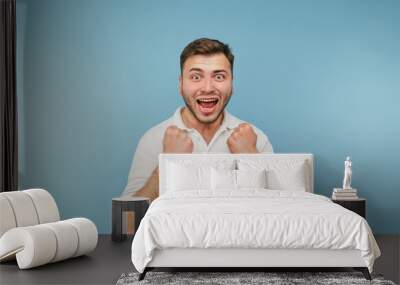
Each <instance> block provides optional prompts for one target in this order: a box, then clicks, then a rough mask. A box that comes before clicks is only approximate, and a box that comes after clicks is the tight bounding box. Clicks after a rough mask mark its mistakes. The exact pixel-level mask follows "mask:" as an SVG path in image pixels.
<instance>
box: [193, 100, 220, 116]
mask: <svg viewBox="0 0 400 285" xmlns="http://www.w3.org/2000/svg"><path fill="white" fill-rule="evenodd" d="M196 102H197V105H198V106H199V109H200V112H201V113H203V114H204V115H208V114H211V113H212V112H214V110H215V107H216V106H217V104H218V102H219V98H217V97H210V98H199V99H197V100H196Z"/></svg>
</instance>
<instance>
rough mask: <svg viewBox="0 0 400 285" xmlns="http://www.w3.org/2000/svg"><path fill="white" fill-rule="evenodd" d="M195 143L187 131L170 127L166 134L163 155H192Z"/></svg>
mask: <svg viewBox="0 0 400 285" xmlns="http://www.w3.org/2000/svg"><path fill="white" fill-rule="evenodd" d="M192 152H193V142H192V139H191V138H190V137H189V135H188V134H187V132H186V131H185V130H182V129H179V128H178V127H177V126H169V127H168V128H167V129H166V130H165V133H164V139H163V153H192Z"/></svg>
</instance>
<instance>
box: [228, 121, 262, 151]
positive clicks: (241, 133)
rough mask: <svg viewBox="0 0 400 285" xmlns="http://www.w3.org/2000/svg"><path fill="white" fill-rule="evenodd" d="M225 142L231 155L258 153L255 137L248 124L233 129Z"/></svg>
mask: <svg viewBox="0 0 400 285" xmlns="http://www.w3.org/2000/svg"><path fill="white" fill-rule="evenodd" d="M226 142H227V144H228V147H229V150H230V151H231V153H258V150H257V146H256V145H257V135H256V133H255V132H254V130H253V128H252V127H251V126H250V125H249V124H248V123H241V124H240V125H239V126H237V127H236V128H234V129H233V132H232V134H231V135H230V137H229V138H228V140H227V141H226Z"/></svg>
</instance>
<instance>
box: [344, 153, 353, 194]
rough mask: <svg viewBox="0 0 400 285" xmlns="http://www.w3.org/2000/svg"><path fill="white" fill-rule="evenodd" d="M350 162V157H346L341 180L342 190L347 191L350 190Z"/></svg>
mask: <svg viewBox="0 0 400 285" xmlns="http://www.w3.org/2000/svg"><path fill="white" fill-rule="evenodd" d="M351 175H352V170H351V160H350V156H348V157H346V161H345V162H344V179H343V190H349V189H352V188H351Z"/></svg>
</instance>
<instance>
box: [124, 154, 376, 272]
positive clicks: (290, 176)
mask: <svg viewBox="0 0 400 285" xmlns="http://www.w3.org/2000/svg"><path fill="white" fill-rule="evenodd" d="M159 173H160V178H159V191H160V196H159V198H157V199H156V200H154V201H153V203H152V204H151V205H150V208H149V209H148V211H147V213H146V215H145V217H144V218H143V219H142V221H141V223H140V226H139V228H138V229H137V232H136V234H135V237H134V239H133V242H132V253H131V254H132V262H133V265H134V266H135V268H136V269H137V270H138V272H140V273H141V274H140V276H139V280H142V279H143V278H144V277H145V274H146V272H148V271H149V270H152V269H154V268H161V267H163V268H165V267H167V268H172V267H179V268H182V267H196V268H198V267H224V268H226V267H232V268H237V269H238V270H241V271H243V270H245V268H250V267H251V268H254V267H262V268H266V267H268V268H270V267H301V268H304V267H319V268H321V267H352V268H355V269H357V270H360V271H362V272H363V274H364V276H365V278H366V279H369V280H370V279H371V277H370V274H369V273H370V272H372V269H373V264H374V261H375V259H376V258H377V257H379V255H380V250H379V248H378V246H377V244H376V241H375V239H374V237H373V235H372V231H371V229H370V227H369V225H368V223H367V222H366V220H365V219H364V218H362V217H361V216H359V215H357V214H355V213H353V212H351V211H349V210H347V209H345V208H343V207H341V206H340V205H337V204H335V203H333V202H332V201H331V200H330V199H329V198H327V197H324V196H321V195H317V194H314V176H313V175H314V166H313V155H312V154H212V153H211V154H210V153H207V154H160V156H159Z"/></svg>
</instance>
